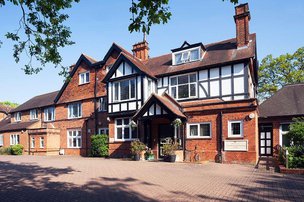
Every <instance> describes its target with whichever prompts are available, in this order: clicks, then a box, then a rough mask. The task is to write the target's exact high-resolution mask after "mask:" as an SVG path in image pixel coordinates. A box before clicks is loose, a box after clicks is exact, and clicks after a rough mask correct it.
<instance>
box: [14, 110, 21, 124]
mask: <svg viewBox="0 0 304 202" xmlns="http://www.w3.org/2000/svg"><path fill="white" fill-rule="evenodd" d="M14 118H15V121H16V122H18V121H21V112H16V113H15V114H14Z"/></svg>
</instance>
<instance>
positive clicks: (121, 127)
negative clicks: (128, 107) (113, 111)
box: [115, 118, 137, 141]
mask: <svg viewBox="0 0 304 202" xmlns="http://www.w3.org/2000/svg"><path fill="white" fill-rule="evenodd" d="M130 123H131V119H130V118H122V119H115V140H118V141H126V140H133V139H137V130H136V128H135V129H134V128H133V129H132V127H131V126H130Z"/></svg>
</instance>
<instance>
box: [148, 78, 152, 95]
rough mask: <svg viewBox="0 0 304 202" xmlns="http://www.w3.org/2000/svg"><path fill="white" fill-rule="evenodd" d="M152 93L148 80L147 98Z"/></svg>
mask: <svg viewBox="0 0 304 202" xmlns="http://www.w3.org/2000/svg"><path fill="white" fill-rule="evenodd" d="M152 92H153V90H152V80H151V79H148V89H147V97H149V96H150V95H151V93H152Z"/></svg>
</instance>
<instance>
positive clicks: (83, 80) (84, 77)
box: [79, 71, 90, 85]
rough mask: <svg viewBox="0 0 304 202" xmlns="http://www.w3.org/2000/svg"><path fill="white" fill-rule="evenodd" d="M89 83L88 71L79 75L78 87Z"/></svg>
mask: <svg viewBox="0 0 304 202" xmlns="http://www.w3.org/2000/svg"><path fill="white" fill-rule="evenodd" d="M89 82H90V71H87V72H83V73H79V85H81V84H86V83H89Z"/></svg>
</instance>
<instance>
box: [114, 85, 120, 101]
mask: <svg viewBox="0 0 304 202" xmlns="http://www.w3.org/2000/svg"><path fill="white" fill-rule="evenodd" d="M118 88H119V83H115V84H114V95H115V97H114V99H115V100H118Z"/></svg>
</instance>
